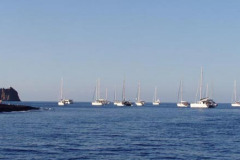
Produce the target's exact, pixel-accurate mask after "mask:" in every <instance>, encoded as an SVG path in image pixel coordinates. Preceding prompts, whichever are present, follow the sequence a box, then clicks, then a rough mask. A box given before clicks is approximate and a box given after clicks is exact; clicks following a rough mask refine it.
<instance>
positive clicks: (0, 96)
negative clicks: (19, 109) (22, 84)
mask: <svg viewBox="0 0 240 160" xmlns="http://www.w3.org/2000/svg"><path fill="white" fill-rule="evenodd" d="M0 100H2V101H21V100H20V98H19V96H18V92H17V91H16V90H15V89H13V88H12V87H10V88H7V89H5V88H0Z"/></svg>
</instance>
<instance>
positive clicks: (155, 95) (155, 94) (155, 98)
mask: <svg viewBox="0 0 240 160" xmlns="http://www.w3.org/2000/svg"><path fill="white" fill-rule="evenodd" d="M156 100H157V87H155V93H154V102H156Z"/></svg>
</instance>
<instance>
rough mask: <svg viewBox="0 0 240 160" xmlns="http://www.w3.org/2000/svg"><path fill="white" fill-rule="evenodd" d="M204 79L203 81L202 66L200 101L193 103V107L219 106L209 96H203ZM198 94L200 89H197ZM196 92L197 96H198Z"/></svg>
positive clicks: (191, 105)
mask: <svg viewBox="0 0 240 160" xmlns="http://www.w3.org/2000/svg"><path fill="white" fill-rule="evenodd" d="M202 81H203V70H202V68H201V77H200V85H199V98H200V99H199V101H197V102H195V103H191V104H190V107H191V108H214V107H216V106H217V104H216V103H215V102H214V101H213V100H212V99H210V98H209V97H205V98H202ZM197 94H198V91H197ZM197 94H196V97H197Z"/></svg>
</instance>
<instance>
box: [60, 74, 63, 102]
mask: <svg viewBox="0 0 240 160" xmlns="http://www.w3.org/2000/svg"><path fill="white" fill-rule="evenodd" d="M60 96H61V100H62V99H63V78H62V79H61V88H60Z"/></svg>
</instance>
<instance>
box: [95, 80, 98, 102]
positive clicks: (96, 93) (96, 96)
mask: <svg viewBox="0 0 240 160" xmlns="http://www.w3.org/2000/svg"><path fill="white" fill-rule="evenodd" d="M97 99H98V79H97V81H96V89H95V100H97Z"/></svg>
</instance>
